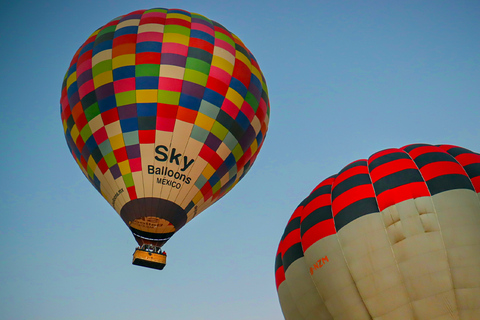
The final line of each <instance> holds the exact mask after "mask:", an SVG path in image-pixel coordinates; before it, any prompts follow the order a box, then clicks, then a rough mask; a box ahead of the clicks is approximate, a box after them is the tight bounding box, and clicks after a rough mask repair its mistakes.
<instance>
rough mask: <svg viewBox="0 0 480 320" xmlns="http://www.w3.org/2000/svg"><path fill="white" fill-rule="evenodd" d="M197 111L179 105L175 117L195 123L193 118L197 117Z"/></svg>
mask: <svg viewBox="0 0 480 320" xmlns="http://www.w3.org/2000/svg"><path fill="white" fill-rule="evenodd" d="M197 115H198V111H195V110H191V109H188V108H184V107H181V106H179V107H178V112H177V119H178V120H182V121H185V122H188V123H195V119H196V118H197Z"/></svg>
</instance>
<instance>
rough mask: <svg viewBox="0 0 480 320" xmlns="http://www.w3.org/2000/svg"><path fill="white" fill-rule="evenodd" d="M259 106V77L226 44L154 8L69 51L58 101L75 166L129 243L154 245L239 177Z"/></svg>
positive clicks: (222, 37) (209, 28)
mask: <svg viewBox="0 0 480 320" xmlns="http://www.w3.org/2000/svg"><path fill="white" fill-rule="evenodd" d="M269 108H270V107H269V101H268V93H267V87H266V83H265V79H264V77H263V74H262V72H261V71H260V68H259V66H258V63H257V61H256V60H255V58H254V56H253V55H252V53H251V52H250V51H249V50H248V49H247V48H246V47H245V45H244V44H243V43H242V41H241V40H240V39H239V38H238V37H237V36H235V35H234V34H232V33H230V32H229V31H228V30H227V29H225V28H224V27H223V26H222V25H220V24H218V23H217V22H214V21H211V20H209V19H208V18H206V17H204V16H202V15H199V14H196V13H190V12H187V11H184V10H179V9H163V8H156V9H150V10H139V11H135V12H132V13H129V14H127V15H124V16H121V17H118V18H116V19H114V20H112V21H110V22H109V23H107V24H106V25H104V26H102V27H101V28H99V29H98V30H96V31H95V32H94V33H93V34H92V35H91V36H90V37H89V38H88V39H87V41H85V43H84V44H83V45H82V46H81V47H80V48H79V49H78V51H77V52H76V54H75V55H74V57H73V59H72V62H71V64H70V67H69V69H68V71H67V73H66V75H65V78H64V81H63V86H62V96H61V118H62V121H63V127H64V132H65V138H66V140H67V143H68V146H69V148H70V150H71V153H72V155H73V157H74V158H75V160H76V162H77V164H78V166H79V167H80V169H81V170H82V171H83V173H84V174H85V176H86V177H87V178H88V180H89V181H90V182H91V183H92V184H93V186H94V187H95V188H96V189H97V190H98V191H99V192H100V193H101V194H102V195H103V197H104V198H105V199H106V200H107V201H108V202H109V203H110V204H111V205H112V207H113V208H114V209H115V210H116V211H117V212H118V213H119V215H120V216H121V218H122V219H123V220H124V221H125V223H126V224H127V226H128V227H129V228H130V230H131V231H132V232H133V234H134V236H135V238H136V240H137V241H138V243H139V244H153V245H155V246H161V245H163V244H164V243H165V242H166V241H167V240H168V239H170V237H171V236H172V235H173V234H174V233H175V232H177V231H178V230H179V229H180V228H181V227H182V226H184V225H185V224H186V223H187V222H188V221H190V220H191V219H192V218H194V217H195V216H197V215H198V214H199V213H200V212H201V211H203V210H204V209H206V208H207V207H208V206H210V205H211V204H213V203H214V202H215V201H217V200H218V199H220V198H221V197H222V196H224V195H225V194H226V193H227V192H229V191H230V190H231V189H232V188H233V186H235V184H236V183H237V182H238V181H239V180H240V179H242V178H243V176H244V175H245V174H246V173H247V171H248V170H249V168H250V167H251V165H252V164H253V162H254V161H255V159H256V157H257V155H258V152H259V151H260V148H261V146H262V144H263V141H264V138H265V134H266V132H267V127H268V120H269V112H270V111H269Z"/></svg>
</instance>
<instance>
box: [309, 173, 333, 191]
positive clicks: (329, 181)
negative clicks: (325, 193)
mask: <svg viewBox="0 0 480 320" xmlns="http://www.w3.org/2000/svg"><path fill="white" fill-rule="evenodd" d="M333 181H335V177H330V178H327V179H325V180H323V181H322V182H320V183H319V184H318V186H316V187H315V189H313V191H312V192H310V194H312V193H313V192H315V190H317V189H318V188H321V187H323V186H326V185H332V184H333Z"/></svg>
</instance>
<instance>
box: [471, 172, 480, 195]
mask: <svg viewBox="0 0 480 320" xmlns="http://www.w3.org/2000/svg"><path fill="white" fill-rule="evenodd" d="M470 181H472V184H473V187H474V188H475V191H476V192H477V193H480V176H478V177H475V178H470Z"/></svg>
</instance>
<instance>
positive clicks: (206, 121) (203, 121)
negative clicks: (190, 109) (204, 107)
mask: <svg viewBox="0 0 480 320" xmlns="http://www.w3.org/2000/svg"><path fill="white" fill-rule="evenodd" d="M214 123H215V119H212V118H210V117H209V116H206V115H204V114H203V113H200V112H199V113H198V114H197V118H196V119H195V124H196V125H197V126H199V127H200V128H203V129H205V130H207V131H210V129H212V126H213V124H214Z"/></svg>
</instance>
